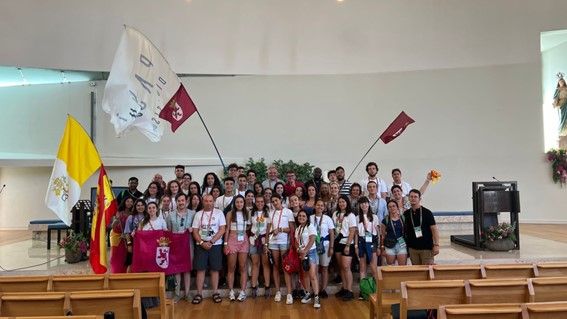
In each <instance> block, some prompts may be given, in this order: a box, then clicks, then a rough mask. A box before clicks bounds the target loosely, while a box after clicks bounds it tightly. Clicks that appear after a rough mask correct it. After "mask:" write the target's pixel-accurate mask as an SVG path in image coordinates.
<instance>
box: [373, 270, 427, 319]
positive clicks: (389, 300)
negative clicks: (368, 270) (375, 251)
mask: <svg viewBox="0 0 567 319" xmlns="http://www.w3.org/2000/svg"><path fill="white" fill-rule="evenodd" d="M416 280H429V267H428V266H384V267H378V283H377V285H376V294H372V295H371V296H370V319H374V318H375V317H376V316H377V317H378V318H379V319H382V318H383V317H384V316H385V315H387V316H390V313H391V307H392V305H394V304H398V303H400V299H401V298H400V289H401V283H402V282H403V281H416Z"/></svg>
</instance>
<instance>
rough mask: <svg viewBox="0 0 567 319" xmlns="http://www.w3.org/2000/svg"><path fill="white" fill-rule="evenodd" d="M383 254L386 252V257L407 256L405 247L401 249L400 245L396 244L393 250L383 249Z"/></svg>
mask: <svg viewBox="0 0 567 319" xmlns="http://www.w3.org/2000/svg"><path fill="white" fill-rule="evenodd" d="M385 252H386V255H388V256H397V255H407V254H408V250H407V247H402V245H400V243H396V246H394V248H388V247H385Z"/></svg>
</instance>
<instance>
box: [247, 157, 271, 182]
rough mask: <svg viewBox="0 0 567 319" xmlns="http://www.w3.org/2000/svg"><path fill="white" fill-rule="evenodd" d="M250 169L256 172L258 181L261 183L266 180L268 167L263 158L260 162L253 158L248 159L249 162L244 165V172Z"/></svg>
mask: <svg viewBox="0 0 567 319" xmlns="http://www.w3.org/2000/svg"><path fill="white" fill-rule="evenodd" d="M250 169H251V170H254V171H255V172H256V180H257V181H259V182H260V183H261V182H262V181H263V180H265V179H266V176H267V174H266V172H267V170H268V166H267V165H266V161H265V160H264V158H263V157H262V158H261V159H260V160H259V161H255V160H254V159H252V157H250V158H248V161H247V162H246V163H245V164H244V170H245V171H246V172H247V171H248V170H250Z"/></svg>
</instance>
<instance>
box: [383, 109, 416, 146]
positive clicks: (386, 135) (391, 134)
mask: <svg viewBox="0 0 567 319" xmlns="http://www.w3.org/2000/svg"><path fill="white" fill-rule="evenodd" d="M414 122H415V121H414V120H413V119H412V118H411V117H409V116H408V115H407V114H406V113H405V112H403V111H402V112H401V113H400V115H398V117H396V119H395V120H394V121H393V122H392V124H390V126H388V128H387V129H386V130H385V131H384V132H383V133H382V135H380V139H381V140H382V142H384V144H388V143H390V142H391V141H392V140H394V139H395V138H396V137H398V136H400V135H401V134H402V133H403V132H404V130H405V129H406V127H408V125H410V124H411V123H414Z"/></svg>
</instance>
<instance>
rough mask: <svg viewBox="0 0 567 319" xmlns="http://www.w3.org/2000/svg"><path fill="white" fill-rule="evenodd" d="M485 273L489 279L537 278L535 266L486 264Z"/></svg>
mask: <svg viewBox="0 0 567 319" xmlns="http://www.w3.org/2000/svg"><path fill="white" fill-rule="evenodd" d="M484 271H485V273H486V278H487V279H502V278H533V277H537V267H536V265H534V264H485V265H484Z"/></svg>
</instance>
